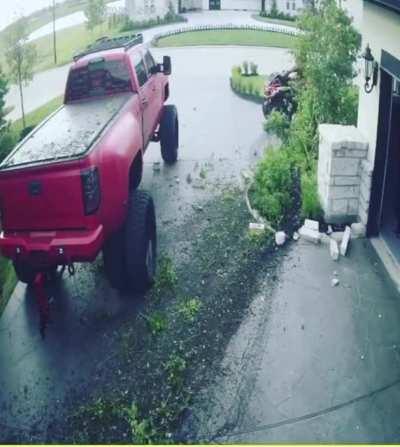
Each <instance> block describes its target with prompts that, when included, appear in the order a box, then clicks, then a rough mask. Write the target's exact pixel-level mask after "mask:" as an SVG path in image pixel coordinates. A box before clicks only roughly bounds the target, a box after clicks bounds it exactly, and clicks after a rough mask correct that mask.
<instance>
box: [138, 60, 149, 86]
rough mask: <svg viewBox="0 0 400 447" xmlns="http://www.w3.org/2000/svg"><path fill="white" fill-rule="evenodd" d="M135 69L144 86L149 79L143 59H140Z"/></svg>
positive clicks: (140, 82) (140, 83)
mask: <svg viewBox="0 0 400 447" xmlns="http://www.w3.org/2000/svg"><path fill="white" fill-rule="evenodd" d="M135 70H136V76H137V78H138V82H139V85H140V86H142V85H143V84H145V83H146V81H147V71H146V67H145V65H144V62H143V59H140V61H139V62H138V63H136V64H135Z"/></svg>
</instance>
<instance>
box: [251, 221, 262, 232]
mask: <svg viewBox="0 0 400 447" xmlns="http://www.w3.org/2000/svg"><path fill="white" fill-rule="evenodd" d="M249 231H250V233H252V234H260V233H264V231H265V225H264V224H263V223H256V222H250V223H249Z"/></svg>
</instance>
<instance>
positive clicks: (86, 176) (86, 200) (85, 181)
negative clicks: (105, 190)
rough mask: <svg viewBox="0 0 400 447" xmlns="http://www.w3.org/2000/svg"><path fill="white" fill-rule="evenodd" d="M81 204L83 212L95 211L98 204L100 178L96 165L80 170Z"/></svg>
mask: <svg viewBox="0 0 400 447" xmlns="http://www.w3.org/2000/svg"><path fill="white" fill-rule="evenodd" d="M81 179H82V190H83V205H84V207H85V214H86V215H88V214H93V213H95V212H96V211H97V210H98V209H99V206H100V200H101V193H100V178H99V170H98V169H97V167H92V168H89V169H86V170H85V171H82V172H81Z"/></svg>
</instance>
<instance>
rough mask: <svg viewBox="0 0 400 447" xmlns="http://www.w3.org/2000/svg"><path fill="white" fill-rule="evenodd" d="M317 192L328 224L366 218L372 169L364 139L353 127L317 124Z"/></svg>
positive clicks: (365, 219)
mask: <svg viewBox="0 0 400 447" xmlns="http://www.w3.org/2000/svg"><path fill="white" fill-rule="evenodd" d="M319 138H320V140H319V160H318V193H319V197H320V200H321V205H322V208H323V210H324V214H325V220H326V222H328V223H351V222H358V221H361V222H362V223H364V224H366V222H367V218H368V206H369V196H370V189H371V175H372V170H370V167H369V165H368V162H367V155H368V142H367V141H366V139H365V138H364V137H363V136H362V134H361V133H360V131H359V130H358V129H357V128H356V127H355V126H341V125H332V124H321V125H320V126H319Z"/></svg>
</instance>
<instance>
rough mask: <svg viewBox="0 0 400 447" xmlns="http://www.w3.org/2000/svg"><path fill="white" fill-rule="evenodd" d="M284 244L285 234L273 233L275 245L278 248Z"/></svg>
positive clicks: (282, 232) (281, 232)
mask: <svg viewBox="0 0 400 447" xmlns="http://www.w3.org/2000/svg"><path fill="white" fill-rule="evenodd" d="M285 242H286V233H285V232H284V231H277V232H276V233H275V243H276V245H278V246H281V245H283V244H284V243H285Z"/></svg>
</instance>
